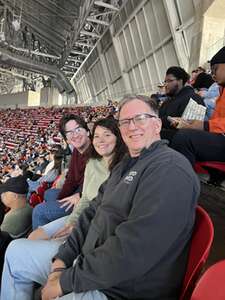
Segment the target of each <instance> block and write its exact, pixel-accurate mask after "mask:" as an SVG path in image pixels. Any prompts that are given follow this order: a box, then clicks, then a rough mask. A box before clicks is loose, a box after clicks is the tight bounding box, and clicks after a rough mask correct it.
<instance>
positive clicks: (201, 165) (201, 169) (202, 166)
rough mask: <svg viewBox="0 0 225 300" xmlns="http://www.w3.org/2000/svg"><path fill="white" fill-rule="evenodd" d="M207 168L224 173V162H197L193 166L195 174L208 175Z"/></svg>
mask: <svg viewBox="0 0 225 300" xmlns="http://www.w3.org/2000/svg"><path fill="white" fill-rule="evenodd" d="M207 168H212V169H216V170H219V171H222V172H225V162H219V161H204V162H197V163H196V164H195V171H196V172H197V173H203V174H208V171H207Z"/></svg>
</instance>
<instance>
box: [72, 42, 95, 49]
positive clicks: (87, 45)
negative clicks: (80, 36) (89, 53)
mask: <svg viewBox="0 0 225 300" xmlns="http://www.w3.org/2000/svg"><path fill="white" fill-rule="evenodd" d="M75 45H78V46H84V47H88V48H94V46H93V45H90V44H88V43H82V42H76V43H75Z"/></svg>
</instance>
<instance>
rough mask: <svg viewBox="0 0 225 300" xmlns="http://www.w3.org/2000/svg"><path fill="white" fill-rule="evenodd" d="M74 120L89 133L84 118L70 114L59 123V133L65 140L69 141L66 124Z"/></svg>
mask: <svg viewBox="0 0 225 300" xmlns="http://www.w3.org/2000/svg"><path fill="white" fill-rule="evenodd" d="M72 120H74V121H75V122H77V124H78V125H79V126H80V127H82V128H84V129H85V130H87V131H88V132H89V129H88V127H87V124H86V122H85V121H84V119H83V118H82V117H80V116H77V115H74V114H68V115H65V116H63V117H62V118H61V119H60V122H59V132H60V133H61V135H62V136H63V138H64V140H67V138H66V124H67V123H68V122H69V121H72Z"/></svg>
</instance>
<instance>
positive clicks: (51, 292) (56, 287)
mask: <svg viewBox="0 0 225 300" xmlns="http://www.w3.org/2000/svg"><path fill="white" fill-rule="evenodd" d="M61 273H62V272H55V273H52V274H50V275H49V278H48V281H47V283H46V285H45V286H44V288H43V289H42V291H41V299H42V300H52V299H55V298H56V297H60V296H62V294H63V292H62V289H61V286H60V283H59V278H60V276H61Z"/></svg>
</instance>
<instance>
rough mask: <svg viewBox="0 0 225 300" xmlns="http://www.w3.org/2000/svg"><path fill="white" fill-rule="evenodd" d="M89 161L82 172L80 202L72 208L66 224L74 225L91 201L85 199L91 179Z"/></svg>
mask: <svg viewBox="0 0 225 300" xmlns="http://www.w3.org/2000/svg"><path fill="white" fill-rule="evenodd" d="M90 162H91V161H89V162H88V163H87V165H86V168H85V172H84V184H83V190H82V197H81V199H80V201H79V202H78V204H77V206H76V207H74V209H73V211H72V213H71V214H70V215H69V217H68V218H67V220H66V224H76V222H77V220H78V218H79V216H80V214H81V213H82V211H83V210H84V209H85V208H86V207H87V206H88V204H89V202H90V201H91V200H92V199H88V197H87V189H88V183H89V181H90V179H91V174H92V172H91V171H92V170H91V168H92V166H91V163H90Z"/></svg>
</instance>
